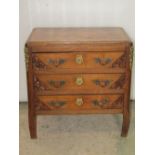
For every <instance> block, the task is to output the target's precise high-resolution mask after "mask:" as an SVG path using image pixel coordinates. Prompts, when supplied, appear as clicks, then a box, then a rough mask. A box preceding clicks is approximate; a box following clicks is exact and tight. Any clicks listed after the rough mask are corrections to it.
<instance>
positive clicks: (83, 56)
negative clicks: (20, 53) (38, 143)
mask: <svg viewBox="0 0 155 155" xmlns="http://www.w3.org/2000/svg"><path fill="white" fill-rule="evenodd" d="M126 59H127V57H126V53H125V52H71V53H33V55H32V64H33V69H34V70H35V71H54V70H56V71H59V70H62V69H63V70H69V69H74V71H78V70H82V69H86V70H89V69H90V70H91V71H92V70H93V69H95V70H97V69H99V70H102V71H103V70H104V69H105V70H106V69H107V70H108V69H125V67H126ZM95 70H94V71H95Z"/></svg>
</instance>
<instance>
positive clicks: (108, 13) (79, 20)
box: [19, 0, 135, 101]
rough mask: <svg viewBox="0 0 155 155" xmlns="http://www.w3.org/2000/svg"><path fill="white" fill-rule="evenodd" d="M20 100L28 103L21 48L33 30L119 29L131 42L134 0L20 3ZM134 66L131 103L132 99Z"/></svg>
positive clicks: (64, 0)
mask: <svg viewBox="0 0 155 155" xmlns="http://www.w3.org/2000/svg"><path fill="white" fill-rule="evenodd" d="M19 11H20V36H19V37H20V41H19V62H20V66H19V73H20V76H19V78H20V80H19V100H20V101H27V88H26V70H25V61H24V45H25V42H26V40H27V38H28V36H29V35H30V33H31V31H32V29H33V28H34V27H78V26H84V27H89V26H101V27H104V26H112V27H114V26H118V27H123V28H124V29H125V31H126V32H127V33H128V35H129V37H130V38H131V39H132V41H133V42H134V40H135V39H134V25H135V23H134V17H135V15H134V0H21V1H20V10H19ZM134 89H135V86H134V65H133V72H132V87H131V99H135V95H134V94H135V92H134Z"/></svg>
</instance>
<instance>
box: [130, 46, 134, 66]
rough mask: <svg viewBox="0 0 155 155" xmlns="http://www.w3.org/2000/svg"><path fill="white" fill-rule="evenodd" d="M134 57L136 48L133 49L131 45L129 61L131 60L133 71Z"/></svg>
mask: <svg viewBox="0 0 155 155" xmlns="http://www.w3.org/2000/svg"><path fill="white" fill-rule="evenodd" d="M133 56H134V47H133V45H131V47H130V54H129V59H130V69H132V64H133Z"/></svg>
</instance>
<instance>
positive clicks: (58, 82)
mask: <svg viewBox="0 0 155 155" xmlns="http://www.w3.org/2000/svg"><path fill="white" fill-rule="evenodd" d="M65 83H66V81H64V80H60V81H54V80H50V81H49V84H50V85H51V86H53V87H55V88H60V87H62V86H63V85H64V84H65Z"/></svg>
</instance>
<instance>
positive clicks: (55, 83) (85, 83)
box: [33, 74, 125, 94]
mask: <svg viewBox="0 0 155 155" xmlns="http://www.w3.org/2000/svg"><path fill="white" fill-rule="evenodd" d="M33 80H34V82H33V86H34V90H35V92H37V93H45V92H47V91H49V93H50V94H67V93H69V94H76V93H90V94H93V93H105V92H117V91H118V92H120V90H123V89H124V88H125V74H65V75H61V74H59V75H49V74H48V75H42V74H41V75H39V74H37V75H35V76H34V78H33Z"/></svg>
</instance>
